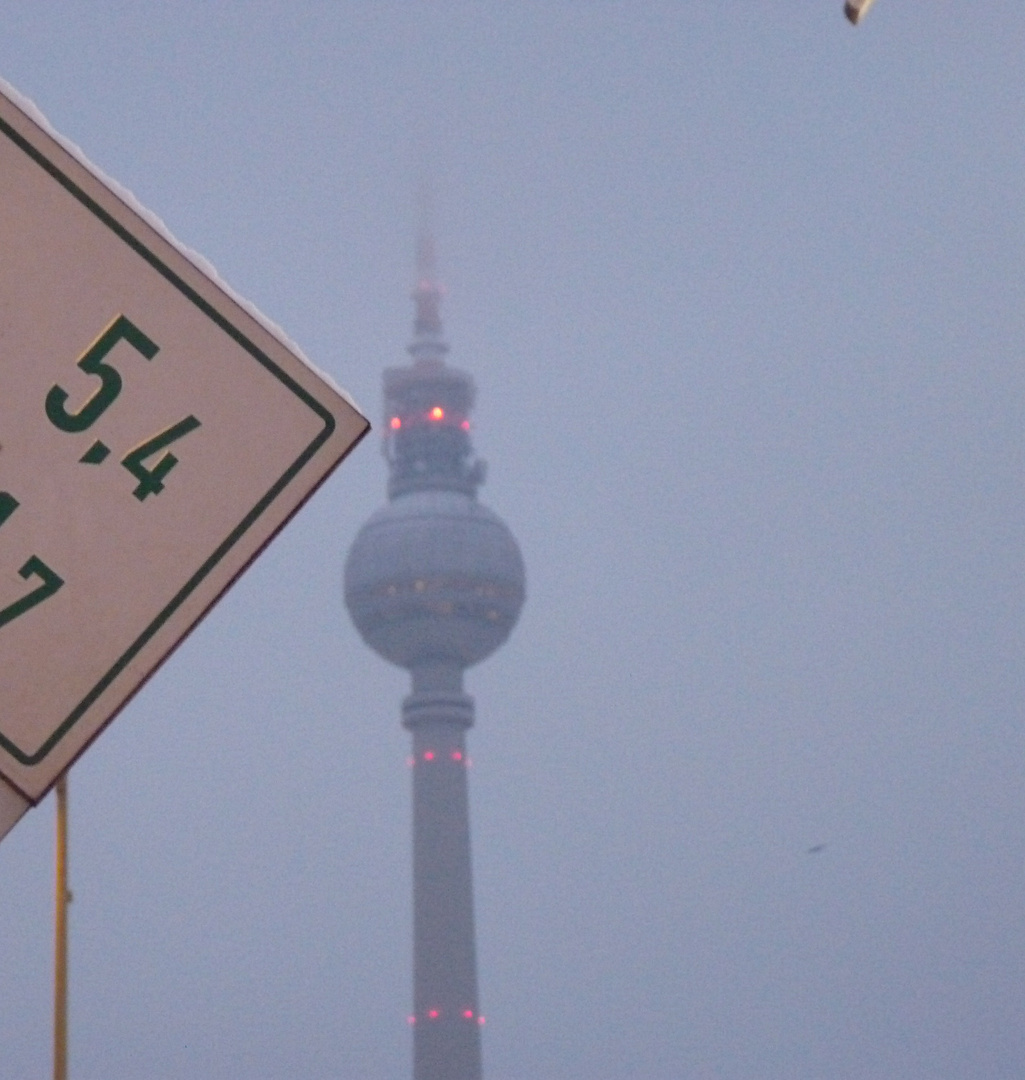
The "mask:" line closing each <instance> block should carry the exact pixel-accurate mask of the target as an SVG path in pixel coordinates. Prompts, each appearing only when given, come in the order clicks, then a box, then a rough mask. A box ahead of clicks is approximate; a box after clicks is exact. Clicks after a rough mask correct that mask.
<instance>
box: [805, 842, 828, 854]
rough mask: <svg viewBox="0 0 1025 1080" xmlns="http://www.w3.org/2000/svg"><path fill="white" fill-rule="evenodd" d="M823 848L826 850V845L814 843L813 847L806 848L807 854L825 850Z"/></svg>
mask: <svg viewBox="0 0 1025 1080" xmlns="http://www.w3.org/2000/svg"><path fill="white" fill-rule="evenodd" d="M825 850H826V845H825V844H816V845H815V846H814V847H810V848H808V854H809V855H818V853H819V852H820V851H825Z"/></svg>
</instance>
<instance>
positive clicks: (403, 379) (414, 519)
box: [345, 236, 524, 1080]
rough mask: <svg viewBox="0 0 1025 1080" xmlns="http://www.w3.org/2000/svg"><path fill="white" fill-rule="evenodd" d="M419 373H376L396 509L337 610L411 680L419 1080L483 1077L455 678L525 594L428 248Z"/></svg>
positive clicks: (466, 701)
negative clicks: (451, 362) (489, 501)
mask: <svg viewBox="0 0 1025 1080" xmlns="http://www.w3.org/2000/svg"><path fill="white" fill-rule="evenodd" d="M418 255H419V257H418V271H419V277H420V280H419V281H418V283H417V287H416V291H415V292H414V293H413V299H414V300H415V301H416V321H415V323H414V336H413V343H412V344H411V345H410V346H409V352H410V355H411V356H412V358H413V362H412V364H411V365H409V366H408V367H398V368H389V369H387V370H386V371H385V373H384V394H385V409H386V414H385V435H384V438H385V457H386V458H387V461H388V470H389V476H388V497H389V500H390V501H389V503H388V505H387V506H385V507H383V508H382V509H381V510H378V511H377V512H376V513H375V514H373V515H372V516H371V517H370V519H369V520H368V521H367V523H366V524H365V525H364V526H363V528H362V529H361V530H360V532H359V535H358V536H357V537H356V539H355V541H354V542H353V545H352V548H351V549H350V551H349V557H348V559H347V560H346V564H345V603H346V605H347V607H348V609H349V614H350V615H351V616H352V620H353V622H354V623H355V624H356V627H357V629H358V630H359V632H360V634H361V635H362V637H363V640H364V641H365V642H366V643H367V644H368V645H369V646H370V647H371V648H372V649H375V650H376V651H377V652H378V653H380V654H381V655H382V656H383V657H385V659H387V660H390V661H391V662H392V663H394V664H398V665H399V666H400V667H404V668H406V669H408V670H409V671H410V673H411V675H412V682H413V687H412V693H411V694H410V695H409V696H408V697H407V698H406V699H405V701H403V703H402V723H403V725H404V726H405V727H407V728H409V730H410V731H411V732H412V735H413V756H412V758H411V762H412V765H413V1013H412V1015H411V1016H410V1018H409V1019H410V1023H411V1024H412V1025H413V1077H414V1080H480V1076H481V1038H480V1026H481V1025H482V1024H483V1022H484V1018H483V1017H482V1016H481V1015H480V1013H479V1011H478V1000H477V962H476V947H475V941H474V925H473V882H472V878H471V873H470V821H469V809H468V802H469V800H468V791H467V781H466V767H467V757H466V746H465V734H466V729H467V728H468V727H470V726H471V725H472V724H473V712H474V710H473V698H471V697H469V696H468V695H467V694H465V693H464V692H463V670H464V668H467V667H470V666H471V665H472V664H476V663H478V662H479V661H481V660H483V659H484V658H485V657H487V656H490V655H491V653H492V652H494V650H495V649H497V648H498V647H499V646H500V645H501V644H502V643H503V642H504V641H505V639H506V638H507V637H508V636H509V633H510V631H511V630H512V628H513V625H514V624H515V622H516V619H517V617H518V615H519V613H520V608H521V606H522V604H523V597H524V573H523V560H522V558H521V556H520V552H519V548H518V547H517V546H516V541H515V540H514V539H513V536H512V534H511V533H510V532H509V530H508V528H507V527H506V526H505V524H504V523H503V522H502V520H501V519H500V518H499V517H498V516H497V515H496V514H493V513H492V512H491V511H490V510H487V509H486V508H485V507H483V506H481V505H480V503H478V502H477V488H478V486H479V485H480V484H481V483H482V481H483V479H484V468H483V463H482V462H480V461H478V460H476V459H475V458H474V457H473V448H472V446H471V444H470V435H469V430H470V421H469V412H470V407H471V406H472V405H473V397H474V387H473V382H472V380H471V379H470V377H469V375H467V374H466V373H465V372H462V371H459V370H457V369H456V368H451V367H449V366H448V365H447V364H446V363H445V354H446V353H447V352H448V346H447V345H446V344H445V342H444V338H443V334H442V327H441V319H440V316H439V312H438V308H439V304H440V300H441V289H440V287H439V285H438V284H437V282H436V280H435V276H434V260H433V252H432V250H431V241H430V237H429V236H424V237H422V238H421V242H420V247H419V253H418Z"/></svg>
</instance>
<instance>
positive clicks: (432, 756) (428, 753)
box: [406, 750, 473, 766]
mask: <svg viewBox="0 0 1025 1080" xmlns="http://www.w3.org/2000/svg"><path fill="white" fill-rule="evenodd" d="M421 756H422V759H423V760H424V761H437V760H438V757H439V755H438V754H437V753H435V751H433V750H425V751H424V752H423V754H422V755H421ZM448 756H449V757H450V758H451V759H452V760H453V761H465V762H466V764H467V766H469V765H472V764H473V762H472V761H471V760H470V759H469V758H468V757H467V756H466V755H465V754H464V753H463V752H462V750H453V751H452V752H451V753H450V754H449V755H448ZM406 764H407V765H410V766H412V765H415V764H416V758H415V757H408V758H406Z"/></svg>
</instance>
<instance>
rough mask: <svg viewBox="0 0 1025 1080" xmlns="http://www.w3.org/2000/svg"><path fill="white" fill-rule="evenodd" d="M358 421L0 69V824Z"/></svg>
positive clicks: (39, 793)
mask: <svg viewBox="0 0 1025 1080" xmlns="http://www.w3.org/2000/svg"><path fill="white" fill-rule="evenodd" d="M367 428H368V424H367V421H366V420H365V418H364V417H363V416H361V415H360V413H359V412H358V411H357V410H356V409H355V407H354V406H353V405H352V404H351V403H350V402H349V401H348V400H347V399H346V398H345V397H344V395H343V394H342V393H340V392H338V391H337V390H335V389H333V388H332V387H331V386H330V385H328V383H327V382H326V381H325V380H324V378H323V377H322V376H320V375H319V374H318V373H317V372H316V371H314V369H313V368H312V367H311V366H310V365H309V364H308V363H306V362H305V361H304V360H303V359H302V358H301V357H300V356H298V355H297V353H296V352H295V351H294V350H293V348H291V347H289V346H288V345H286V344H285V342H284V339H283V336H282V335H280V334H279V333H275V332H274V331H273V330H272V329H271V328H270V326H269V324H266V323H265V322H264V321H263V320H262V319H260V318H259V317H258V316H257V315H256V313H254V312H252V311H250V310H249V309H247V307H246V306H245V305H244V304H243V302H241V301H239V300H238V299H237V298H235V297H233V296H232V295H231V294H230V293H229V292H228V291H227V289H226V288H225V287H224V286H223V285H221V284H219V283H218V282H217V281H215V280H214V278H213V277H212V276H211V274H210V273H209V272H207V271H206V270H204V269H202V268H201V267H200V266H199V265H198V262H197V261H195V260H194V259H193V258H190V257H189V256H188V255H187V254H186V253H185V252H184V251H183V250H182V249H181V248H179V247H178V246H177V245H176V244H175V243H174V242H173V240H172V239H171V238H170V236H169V235H168V234H167V233H166V232H165V231H164V230H162V228H161V227H160V225H159V222H156V221H155V219H151V218H149V216H148V215H146V212H145V211H143V210H141V208H139V207H135V206H133V205H132V204H131V201H130V197H127V196H122V195H120V194H118V193H116V192H115V191H114V189H113V185H111V184H110V183H109V182H105V181H104V180H102V179H101V178H100V177H99V175H98V173H97V172H96V171H94V170H93V169H92V168H91V167H89V166H88V164H87V163H86V162H85V161H84V159H82V158H81V157H80V156H79V155H77V154H75V153H73V152H72V149H71V148H68V147H66V146H65V145H64V144H63V143H62V142H61V141H60V140H59V137H57V136H55V135H54V133H53V132H52V131H50V130H49V129H48V128H47V127H46V126H45V121H42V119H41V118H39V117H36V116H35V115H34V114H33V112H32V109H31V107H30V106H28V105H27V103H24V102H20V103H19V102H16V100H15V97H14V95H13V92H11V91H9V90H6V91H5V89H4V88H3V86H2V85H0V673H2V674H0V776H2V777H3V780H5V781H6V784H5V783H3V782H2V781H0V836H3V835H4V833H6V832H7V830H8V829H9V828H10V827H11V826H12V825H13V824H14V822H15V821H16V820H17V819H18V817H20V816H21V814H22V813H23V812H24V810H25V809H26V808H27V806H28V805H29V804H30V803H35V802H38V801H39V799H41V798H42V797H43V795H45V794H46V792H47V791H48V790H49V789H50V787H51V786H52V785H53V784H54V783H55V782H56V780H57V778H58V777H59V776H60V774H61V773H62V772H63V771H64V770H65V769H66V768H67V767H68V766H69V765H70V764H71V762H73V761H74V760H75V758H76V757H78V755H79V754H81V753H82V751H83V750H84V749H85V748H86V746H87V745H88V744H89V743H90V742H91V740H92V739H93V738H95V737H96V735H97V734H98V733H99V732H100V730H101V729H102V728H103V727H104V726H105V725H106V724H107V723H108V722H109V721H110V720H111V718H112V717H113V716H114V715H115V714H116V713H117V712H118V710H119V709H120V708H121V707H122V706H123V705H124V704H125V702H126V701H128V699H129V698H130V697H131V696H132V694H134V693H135V691H136V690H138V688H139V687H140V685H141V684H142V683H143V682H144V681H145V679H146V678H147V677H148V676H149V675H150V674H152V672H153V671H154V669H155V668H156V667H157V666H158V665H159V664H160V663H161V661H163V660H164V659H165V658H166V657H167V655H168V653H170V652H171V650H172V649H173V648H174V647H175V646H176V645H177V644H178V643H179V642H180V641H181V639H182V638H183V637H184V636H185V635H186V634H187V633H188V632H189V630H191V629H192V627H193V626H195V624H196V622H197V621H198V620H199V619H200V618H201V617H202V616H203V614H204V613H205V612H206V611H207V610H208V609H209V608H210V607H211V605H212V604H213V603H214V602H215V601H216V600H217V598H218V597H219V596H220V595H221V593H223V592H224V590H225V589H227V588H228V586H229V585H230V584H231V583H232V582H233V581H234V580H235V578H236V577H237V576H238V575H239V574H240V573H241V572H242V570H244V569H245V567H246V566H247V565H248V564H249V562H250V561H251V560H252V559H253V558H254V557H255V556H256V555H257V554H258V553H259V552H260V550H261V549H262V548H263V547H264V545H265V544H266V543H267V542H268V541H269V540H270V539H271V537H272V536H274V534H275V533H277V531H278V530H279V529H280V528H281V527H282V526H283V525H284V524H285V522H286V521H287V520H288V519H289V518H290V517H291V516H292V514H293V513H295V511H296V510H297V509H298V508H299V506H300V505H301V504H302V503H303V502H304V501H305V500H306V499H307V498H308V497H309V495H310V494H311V493H312V492H313V491H314V489H315V488H316V487H317V486H318V485H319V484H320V483H321V482H322V481H323V480H324V479H325V477H326V476H327V475H328V474H329V473H330V472H331V471H332V469H333V468H334V467H335V466H336V465H337V464H338V463H339V462H340V461H341V459H342V458H343V457H344V456H345V454H346V453H347V452H348V451H349V450H350V449H351V448H352V447H353V446H354V445H355V444H356V442H358V441H359V439H360V438H361V437H362V436H363V435H364V434H365V432H366V431H367Z"/></svg>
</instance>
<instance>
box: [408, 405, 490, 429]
mask: <svg viewBox="0 0 1025 1080" xmlns="http://www.w3.org/2000/svg"><path fill="white" fill-rule="evenodd" d="M424 415H425V417H426V419H428V420H430V421H432V422H433V423H436V424H437V423H440V422H441V421H442V420H444V419H445V410H444V409H443V408H442V407H441V406H440V405H435V406H434V408H433V409H428V410H427V412H426V413H425V414H424ZM388 426H389V427H390V428H391V429H392V431H398V430H399V428H401V427H402V417H401V416H393V417H392V418H391V419H390V420H389V421H388ZM459 426H460V427H461V428H462V429H463V431H469V430H470V421H469V420H463V421H461V422H460V424H459Z"/></svg>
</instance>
